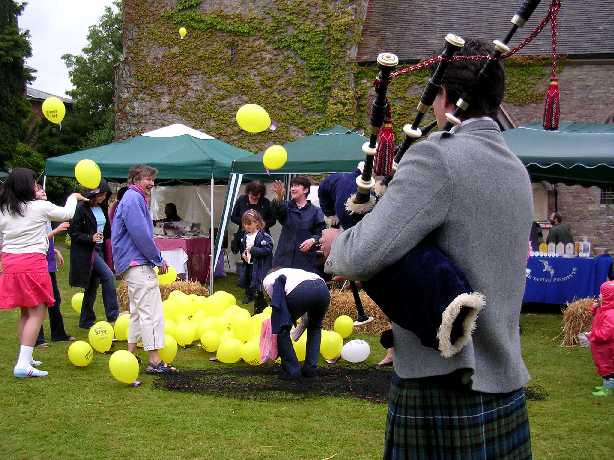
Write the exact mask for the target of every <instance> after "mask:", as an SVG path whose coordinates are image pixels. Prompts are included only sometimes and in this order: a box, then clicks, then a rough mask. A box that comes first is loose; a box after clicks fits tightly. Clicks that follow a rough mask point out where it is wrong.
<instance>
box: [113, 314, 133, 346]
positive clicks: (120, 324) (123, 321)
mask: <svg viewBox="0 0 614 460" xmlns="http://www.w3.org/2000/svg"><path fill="white" fill-rule="evenodd" d="M129 327H130V315H128V314H122V315H119V316H118V317H117V319H116V320H115V326H114V327H113V329H114V330H115V338H116V339H117V340H128V328H129Z"/></svg>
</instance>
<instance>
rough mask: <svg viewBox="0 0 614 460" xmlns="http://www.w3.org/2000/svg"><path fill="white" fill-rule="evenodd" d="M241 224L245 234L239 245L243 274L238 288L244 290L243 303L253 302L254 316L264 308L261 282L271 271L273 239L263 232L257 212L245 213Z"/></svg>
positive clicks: (252, 210) (251, 210)
mask: <svg viewBox="0 0 614 460" xmlns="http://www.w3.org/2000/svg"><path fill="white" fill-rule="evenodd" d="M241 223H242V224H243V228H244V230H245V233H244V234H243V236H242V237H241V241H240V244H239V247H240V250H241V258H242V259H243V273H242V274H241V278H240V280H239V286H241V287H243V288H245V302H244V303H249V302H251V301H252V300H254V314H258V313H262V311H263V310H264V309H265V307H266V301H265V300H264V294H263V292H262V280H263V279H264V277H265V275H266V274H267V272H268V271H269V270H270V269H271V264H272V261H273V239H272V238H271V235H269V234H268V233H266V232H265V231H264V221H263V220H262V217H261V216H260V214H259V213H258V211H256V210H254V209H249V210H247V211H245V213H244V214H243V217H242V218H241Z"/></svg>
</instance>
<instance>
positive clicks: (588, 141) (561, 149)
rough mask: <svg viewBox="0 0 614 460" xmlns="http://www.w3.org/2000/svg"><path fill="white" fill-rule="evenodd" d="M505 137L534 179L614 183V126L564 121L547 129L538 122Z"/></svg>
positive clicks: (556, 181)
mask: <svg viewBox="0 0 614 460" xmlns="http://www.w3.org/2000/svg"><path fill="white" fill-rule="evenodd" d="M503 137H504V138H505V141H506V142H507V144H508V146H509V147H510V149H511V150H512V151H513V152H514V153H515V154H516V155H518V157H519V158H520V160H521V161H522V163H523V164H524V165H525V167H526V168H527V170H528V171H529V174H530V176H531V179H532V180H533V181H535V182H537V181H542V180H543V181H548V182H551V183H558V182H562V183H565V184H579V185H585V186H590V185H603V184H614V125H606V124H587V123H570V122H563V123H561V124H560V126H559V130H558V131H546V130H544V129H543V128H542V126H541V124H538V123H535V124H530V125H527V126H522V127H520V128H515V129H510V130H508V131H505V132H504V133H503Z"/></svg>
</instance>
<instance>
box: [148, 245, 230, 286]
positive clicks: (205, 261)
mask: <svg viewBox="0 0 614 460" xmlns="http://www.w3.org/2000/svg"><path fill="white" fill-rule="evenodd" d="M154 241H155V243H156V246H157V247H158V249H159V250H160V251H173V250H176V249H183V250H184V251H185V253H186V254H187V256H188V262H187V265H188V267H187V268H188V278H189V279H190V280H197V281H200V282H201V283H206V282H207V281H208V280H209V264H210V259H209V255H210V252H211V251H210V250H211V242H210V240H209V238H208V237H206V236H195V237H171V238H169V237H155V238H154ZM176 268H178V267H176ZM218 269H219V264H218V266H217V267H216V271H215V273H214V275H215V276H220V274H218ZM221 269H222V271H223V269H224V265H223V264H222V266H221ZM178 272H180V271H179V270H178ZM221 276H224V274H223V273H222V274H221Z"/></svg>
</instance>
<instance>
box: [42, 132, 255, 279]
mask: <svg viewBox="0 0 614 460" xmlns="http://www.w3.org/2000/svg"><path fill="white" fill-rule="evenodd" d="M251 155H252V154H251V152H248V151H247V150H242V149H239V148H237V147H234V146H232V145H230V144H226V143H224V142H222V141H219V140H217V139H215V138H213V137H211V136H209V135H207V134H205V133H203V132H200V131H196V130H194V129H192V128H189V127H187V126H184V125H180V124H175V125H170V126H166V127H164V128H160V129H157V130H154V131H150V132H147V133H144V134H143V135H141V136H135V137H131V138H129V139H125V140H122V141H118V142H112V143H111V144H107V145H103V146H101V147H95V148H91V149H85V150H80V151H78V152H74V153H69V154H66V155H61V156H58V157H53V158H49V159H47V161H46V162H45V174H46V176H63V177H74V175H75V172H74V169H75V165H76V164H77V163H78V162H79V161H80V160H83V159H89V160H93V161H95V162H96V163H97V164H98V165H99V166H100V169H101V170H102V175H103V177H105V178H107V179H116V180H120V181H125V180H126V177H127V176H128V170H129V169H130V167H131V166H133V165H135V164H139V163H143V164H148V165H150V166H153V167H155V168H157V169H158V176H157V179H158V180H168V181H173V182H176V181H182V182H190V183H193V184H195V183H203V182H205V181H209V182H210V185H211V189H210V193H211V203H210V206H211V207H210V208H208V209H207V210H208V211H209V214H210V216H211V228H212V229H213V228H214V225H213V214H214V206H213V190H214V184H215V180H219V179H223V180H227V179H228V176H229V174H230V170H231V166H232V162H233V161H235V160H238V159H240V158H244V157H247V156H251ZM201 202H202V205H203V206H204V207H205V208H206V207H207V206H206V204H205V203H204V201H202V200H201ZM211 253H213V239H212V243H211ZM214 260H217V258H215V259H213V258H211V267H210V272H209V273H213V261H214ZM209 280H210V281H209V287H210V289H211V290H213V276H209Z"/></svg>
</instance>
